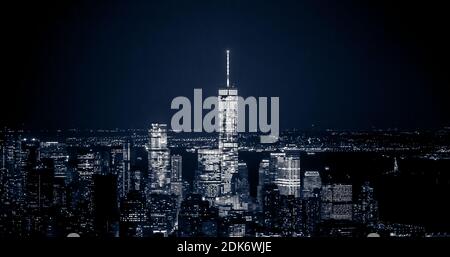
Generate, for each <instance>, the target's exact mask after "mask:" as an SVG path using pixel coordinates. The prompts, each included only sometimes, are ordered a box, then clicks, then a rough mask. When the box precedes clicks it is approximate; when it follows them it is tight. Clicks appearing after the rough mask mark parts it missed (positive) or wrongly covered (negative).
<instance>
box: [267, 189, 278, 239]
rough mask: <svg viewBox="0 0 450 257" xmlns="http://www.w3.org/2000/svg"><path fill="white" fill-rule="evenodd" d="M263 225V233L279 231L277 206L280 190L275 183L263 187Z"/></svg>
mask: <svg viewBox="0 0 450 257" xmlns="http://www.w3.org/2000/svg"><path fill="white" fill-rule="evenodd" d="M263 195H264V200H263V203H264V204H263V226H264V233H265V234H266V235H268V234H274V233H278V232H279V231H280V220H279V208H280V203H281V200H280V199H281V196H280V190H279V189H278V187H277V186H276V185H275V184H268V185H265V186H264V188H263Z"/></svg>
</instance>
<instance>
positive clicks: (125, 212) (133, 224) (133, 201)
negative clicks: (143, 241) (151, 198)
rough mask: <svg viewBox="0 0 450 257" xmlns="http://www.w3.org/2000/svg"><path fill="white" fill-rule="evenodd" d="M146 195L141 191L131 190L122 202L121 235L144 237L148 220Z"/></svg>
mask: <svg viewBox="0 0 450 257" xmlns="http://www.w3.org/2000/svg"><path fill="white" fill-rule="evenodd" d="M145 205H146V204H145V197H144V196H143V195H142V193H141V192H139V191H135V190H130V192H128V194H127V196H126V197H125V198H123V199H122V200H121V203H120V236H121V237H142V236H143V235H144V234H143V230H144V225H145V223H146V222H147V220H148V217H147V212H146V209H145Z"/></svg>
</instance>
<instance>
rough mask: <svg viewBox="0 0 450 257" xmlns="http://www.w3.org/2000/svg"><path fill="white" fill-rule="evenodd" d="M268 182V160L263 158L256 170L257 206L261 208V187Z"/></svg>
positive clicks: (262, 197) (262, 196)
mask: <svg viewBox="0 0 450 257" xmlns="http://www.w3.org/2000/svg"><path fill="white" fill-rule="evenodd" d="M269 183H270V180H269V160H268V159H263V160H262V161H261V163H260V164H259V170H258V187H257V198H258V208H259V209H262V205H263V199H264V195H263V189H264V185H268V184H269Z"/></svg>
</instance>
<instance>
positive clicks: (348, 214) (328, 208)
mask: <svg viewBox="0 0 450 257" xmlns="http://www.w3.org/2000/svg"><path fill="white" fill-rule="evenodd" d="M321 201H322V205H321V218H322V220H329V219H333V220H352V217H353V209H352V185H341V184H333V185H324V186H322V191H321Z"/></svg>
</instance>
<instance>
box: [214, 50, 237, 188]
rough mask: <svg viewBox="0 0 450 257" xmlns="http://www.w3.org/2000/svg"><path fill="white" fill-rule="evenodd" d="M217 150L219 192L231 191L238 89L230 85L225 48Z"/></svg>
mask: <svg viewBox="0 0 450 257" xmlns="http://www.w3.org/2000/svg"><path fill="white" fill-rule="evenodd" d="M218 110H219V113H218V117H219V151H220V153H221V156H220V166H221V181H222V185H221V187H222V188H221V194H222V195H227V194H230V193H231V178H232V176H233V174H234V173H236V172H237V170H238V132H237V128H238V90H237V88H235V87H234V86H233V85H230V51H229V50H227V84H226V88H222V89H219V98H218Z"/></svg>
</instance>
